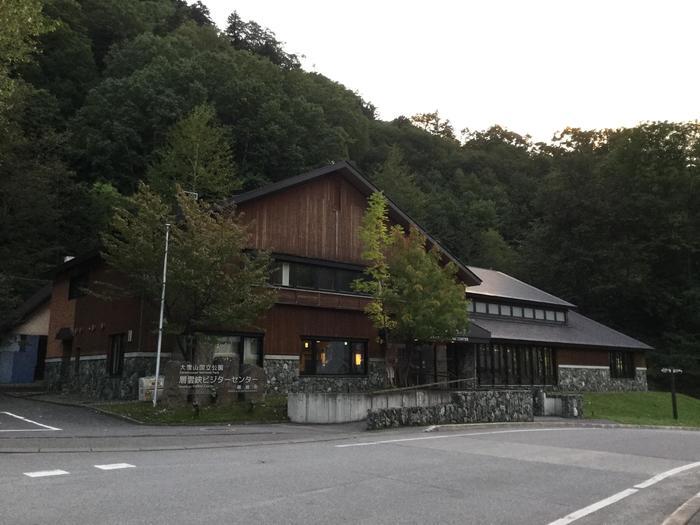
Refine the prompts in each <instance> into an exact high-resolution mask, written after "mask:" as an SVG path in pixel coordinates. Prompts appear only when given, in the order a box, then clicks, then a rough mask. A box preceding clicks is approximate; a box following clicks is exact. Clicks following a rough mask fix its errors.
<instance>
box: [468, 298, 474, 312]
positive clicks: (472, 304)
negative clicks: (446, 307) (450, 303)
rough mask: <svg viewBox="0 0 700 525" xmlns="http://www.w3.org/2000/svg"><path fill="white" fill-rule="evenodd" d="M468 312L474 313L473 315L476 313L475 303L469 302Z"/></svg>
mask: <svg viewBox="0 0 700 525" xmlns="http://www.w3.org/2000/svg"><path fill="white" fill-rule="evenodd" d="M467 311H469V312H472V313H473V312H474V301H469V302H468V303H467Z"/></svg>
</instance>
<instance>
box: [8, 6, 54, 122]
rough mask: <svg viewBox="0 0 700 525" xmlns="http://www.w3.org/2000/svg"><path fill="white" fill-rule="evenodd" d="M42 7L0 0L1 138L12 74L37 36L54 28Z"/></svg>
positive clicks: (12, 85)
mask: <svg viewBox="0 0 700 525" xmlns="http://www.w3.org/2000/svg"><path fill="white" fill-rule="evenodd" d="M41 7H42V3H41V1H40V0H0V27H1V28H2V31H0V135H2V134H4V133H6V132H7V128H6V125H7V124H6V122H5V119H6V117H7V114H8V112H9V111H10V109H11V106H12V100H13V97H14V91H15V89H16V84H17V81H16V80H15V79H13V78H12V73H13V72H14V70H15V68H16V67H17V66H18V65H20V64H23V63H25V62H28V61H29V60H30V58H31V54H32V53H33V52H34V51H35V50H36V39H37V37H38V36H39V35H42V34H43V33H46V32H47V31H50V30H51V29H52V28H53V25H52V24H51V23H50V21H49V20H48V19H47V18H46V17H44V15H43V14H42V12H41Z"/></svg>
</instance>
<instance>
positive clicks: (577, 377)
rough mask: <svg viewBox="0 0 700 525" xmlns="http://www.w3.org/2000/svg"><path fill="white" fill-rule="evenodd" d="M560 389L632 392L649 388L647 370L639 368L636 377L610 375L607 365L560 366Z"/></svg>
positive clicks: (567, 390) (569, 390) (564, 390)
mask: <svg viewBox="0 0 700 525" xmlns="http://www.w3.org/2000/svg"><path fill="white" fill-rule="evenodd" d="M559 390H561V391H563V392H631V391H646V390H647V371H646V369H641V368H637V369H636V374H635V377H634V378H631V379H618V378H612V377H610V369H609V368H607V367H600V368H597V367H596V368H585V367H569V366H560V367H559Z"/></svg>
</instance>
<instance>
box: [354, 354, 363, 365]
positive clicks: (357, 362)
mask: <svg viewBox="0 0 700 525" xmlns="http://www.w3.org/2000/svg"><path fill="white" fill-rule="evenodd" d="M355 366H362V354H359V353H357V354H355Z"/></svg>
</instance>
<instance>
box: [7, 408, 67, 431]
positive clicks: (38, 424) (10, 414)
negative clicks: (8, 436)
mask: <svg viewBox="0 0 700 525" xmlns="http://www.w3.org/2000/svg"><path fill="white" fill-rule="evenodd" d="M0 414H7V415H8V416H11V417H14V418H17V419H20V420H22V421H25V422H27V423H31V424H32V425H37V426H39V427H42V428H28V429H24V430H22V429H6V430H0V432H40V431H42V430H61V429H60V428H56V427H51V426H49V425H44V424H43V423H37V422H36V421H32V420H31V419H27V418H26V417H22V416H18V415H17V414H13V413H11V412H0Z"/></svg>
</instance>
